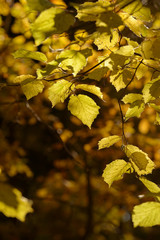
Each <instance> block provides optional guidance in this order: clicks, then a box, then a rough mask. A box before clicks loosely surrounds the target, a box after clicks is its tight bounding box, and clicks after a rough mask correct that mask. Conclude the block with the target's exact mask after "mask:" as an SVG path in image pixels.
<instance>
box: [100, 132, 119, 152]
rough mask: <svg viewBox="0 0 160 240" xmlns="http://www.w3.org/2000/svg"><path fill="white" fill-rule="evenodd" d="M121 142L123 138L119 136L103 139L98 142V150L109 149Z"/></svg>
mask: <svg viewBox="0 0 160 240" xmlns="http://www.w3.org/2000/svg"><path fill="white" fill-rule="evenodd" d="M120 140H121V137H119V136H117V135H114V136H109V137H105V138H102V139H101V140H100V141H99V142H98V149H99V150H100V149H103V148H108V147H110V146H112V145H113V144H114V143H116V142H118V141H120Z"/></svg>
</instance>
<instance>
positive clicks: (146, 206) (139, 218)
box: [132, 202, 160, 227]
mask: <svg viewBox="0 0 160 240" xmlns="http://www.w3.org/2000/svg"><path fill="white" fill-rule="evenodd" d="M159 212H160V203H158V202H146V203H142V204H140V205H138V206H135V207H134V209H133V215H132V221H133V224H134V227H138V226H140V227H152V226H155V225H160V214H159Z"/></svg>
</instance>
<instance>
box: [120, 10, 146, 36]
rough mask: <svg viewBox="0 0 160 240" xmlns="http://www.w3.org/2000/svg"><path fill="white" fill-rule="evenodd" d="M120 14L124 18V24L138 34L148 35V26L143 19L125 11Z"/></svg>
mask: <svg viewBox="0 0 160 240" xmlns="http://www.w3.org/2000/svg"><path fill="white" fill-rule="evenodd" d="M119 16H120V17H121V18H122V20H123V22H124V24H125V25H126V26H127V27H128V28H129V29H130V30H131V31H132V32H133V33H135V34H136V35H137V36H139V37H142V36H143V37H145V36H147V33H148V28H147V26H146V25H145V24H144V23H143V22H142V21H141V20H139V19H136V18H135V17H134V16H131V15H129V14H128V13H125V12H119Z"/></svg>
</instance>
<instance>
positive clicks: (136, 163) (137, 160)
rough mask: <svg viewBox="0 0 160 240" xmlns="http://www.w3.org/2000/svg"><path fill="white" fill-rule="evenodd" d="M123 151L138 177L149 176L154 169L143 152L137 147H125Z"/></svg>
mask: <svg viewBox="0 0 160 240" xmlns="http://www.w3.org/2000/svg"><path fill="white" fill-rule="evenodd" d="M124 150H125V153H126V155H127V157H128V158H129V160H130V162H131V164H132V166H133V168H134V170H135V171H136V173H137V174H138V175H139V176H141V175H145V174H149V173H151V172H152V171H153V169H154V168H155V165H154V162H153V161H152V160H151V159H150V158H149V157H148V155H147V153H145V152H143V151H142V150H140V149H139V148H138V147H136V146H133V145H126V146H125V149H124Z"/></svg>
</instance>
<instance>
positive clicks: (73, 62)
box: [57, 49, 92, 76]
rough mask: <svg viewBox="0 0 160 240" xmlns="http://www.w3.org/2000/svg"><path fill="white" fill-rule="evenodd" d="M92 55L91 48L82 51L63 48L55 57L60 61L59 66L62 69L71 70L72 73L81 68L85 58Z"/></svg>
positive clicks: (83, 65)
mask: <svg viewBox="0 0 160 240" xmlns="http://www.w3.org/2000/svg"><path fill="white" fill-rule="evenodd" d="M90 55H92V51H91V49H84V50H82V51H76V50H65V51H63V52H61V53H60V54H59V56H58V58H57V60H58V61H59V62H60V64H59V66H60V67H61V68H63V69H64V70H71V71H72V72H73V75H74V76H76V75H77V73H78V72H79V71H80V70H82V69H83V68H84V67H85V66H86V64H87V58H88V57H89V56H90Z"/></svg>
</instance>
